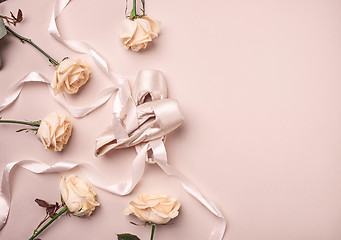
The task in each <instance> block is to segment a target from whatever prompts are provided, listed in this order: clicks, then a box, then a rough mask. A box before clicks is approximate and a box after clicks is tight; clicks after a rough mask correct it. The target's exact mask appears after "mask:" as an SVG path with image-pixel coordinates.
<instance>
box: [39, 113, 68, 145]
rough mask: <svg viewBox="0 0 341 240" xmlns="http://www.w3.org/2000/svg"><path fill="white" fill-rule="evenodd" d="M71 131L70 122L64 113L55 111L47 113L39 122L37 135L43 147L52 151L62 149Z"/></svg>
mask: <svg viewBox="0 0 341 240" xmlns="http://www.w3.org/2000/svg"><path fill="white" fill-rule="evenodd" d="M71 132H72V123H71V121H70V120H68V119H67V118H66V117H65V116H64V115H60V114H57V113H55V112H53V113H50V114H49V115H47V116H46V117H45V118H44V119H43V120H42V121H41V123H40V126H39V128H38V137H39V139H40V141H41V142H42V143H43V144H44V146H45V148H46V149H48V150H51V151H53V152H56V151H62V150H63V146H64V144H67V142H68V141H69V138H70V136H71Z"/></svg>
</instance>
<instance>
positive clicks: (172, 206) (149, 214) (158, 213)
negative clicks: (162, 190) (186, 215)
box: [124, 194, 181, 224]
mask: <svg viewBox="0 0 341 240" xmlns="http://www.w3.org/2000/svg"><path fill="white" fill-rule="evenodd" d="M180 206H181V204H180V202H179V201H178V200H177V199H176V198H169V197H168V196H167V195H166V194H141V195H139V196H138V197H137V201H131V202H130V206H129V207H128V208H126V210H125V212H124V213H125V215H129V214H134V215H135V216H136V217H138V218H139V219H140V220H141V221H144V222H150V223H155V224H165V223H167V222H169V221H170V220H171V219H172V218H175V217H177V216H178V214H179V208H180Z"/></svg>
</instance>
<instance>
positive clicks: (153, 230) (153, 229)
mask: <svg viewBox="0 0 341 240" xmlns="http://www.w3.org/2000/svg"><path fill="white" fill-rule="evenodd" d="M155 226H156V224H155V223H153V224H152V234H151V235H150V240H153V238H154V232H155Z"/></svg>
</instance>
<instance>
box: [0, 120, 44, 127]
mask: <svg viewBox="0 0 341 240" xmlns="http://www.w3.org/2000/svg"><path fill="white" fill-rule="evenodd" d="M0 123H17V124H25V125H29V126H34V127H40V123H41V121H36V122H23V121H14V120H0Z"/></svg>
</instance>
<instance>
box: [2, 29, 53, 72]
mask: <svg viewBox="0 0 341 240" xmlns="http://www.w3.org/2000/svg"><path fill="white" fill-rule="evenodd" d="M6 29H7V30H8V31H9V32H10V33H12V34H13V35H14V36H16V37H17V38H19V39H20V40H21V41H25V42H28V43H29V44H31V45H32V46H33V47H35V48H36V49H38V50H39V52H41V53H42V54H44V55H45V57H47V58H48V59H49V61H50V62H51V63H53V64H54V65H55V66H58V65H59V63H58V62H57V61H56V60H54V59H53V58H52V57H51V56H50V55H48V54H47V53H46V52H45V51H44V50H43V49H41V48H40V47H38V46H37V45H36V44H35V43H34V42H32V40H31V39H28V38H25V37H23V36H21V35H19V34H18V33H16V32H14V31H13V30H12V29H10V28H9V27H8V26H6Z"/></svg>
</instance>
